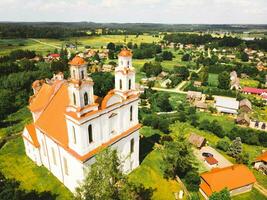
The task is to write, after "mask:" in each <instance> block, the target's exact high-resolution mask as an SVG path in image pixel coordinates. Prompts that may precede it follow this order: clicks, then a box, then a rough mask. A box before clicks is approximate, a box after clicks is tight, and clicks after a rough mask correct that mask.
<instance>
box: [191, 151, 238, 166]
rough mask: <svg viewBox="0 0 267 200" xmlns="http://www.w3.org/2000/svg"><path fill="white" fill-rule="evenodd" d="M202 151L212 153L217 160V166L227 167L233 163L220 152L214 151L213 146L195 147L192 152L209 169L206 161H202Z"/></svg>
mask: <svg viewBox="0 0 267 200" xmlns="http://www.w3.org/2000/svg"><path fill="white" fill-rule="evenodd" d="M203 152H207V153H211V154H213V157H214V158H215V159H216V160H217V161H218V167H220V168H222V167H228V166H231V165H233V164H232V163H231V162H230V161H229V160H227V159H226V158H225V157H224V156H223V155H222V154H220V153H219V152H218V151H216V150H215V149H214V148H212V147H210V146H205V147H202V148H201V149H200V150H199V149H195V150H194V154H195V155H196V157H197V158H198V160H200V161H201V162H203V163H204V165H205V166H206V167H207V168H208V169H211V167H210V165H208V164H207V163H206V162H204V157H203V156H202V153H203Z"/></svg>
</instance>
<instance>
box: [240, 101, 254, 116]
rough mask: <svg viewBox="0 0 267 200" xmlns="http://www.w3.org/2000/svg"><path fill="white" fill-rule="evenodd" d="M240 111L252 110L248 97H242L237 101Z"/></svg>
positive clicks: (248, 111)
mask: <svg viewBox="0 0 267 200" xmlns="http://www.w3.org/2000/svg"><path fill="white" fill-rule="evenodd" d="M239 110H240V112H245V113H250V112H251V111H252V104H251V102H250V101H249V100H248V99H243V100H241V101H240V102H239Z"/></svg>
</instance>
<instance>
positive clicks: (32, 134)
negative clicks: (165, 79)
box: [22, 49, 141, 192]
mask: <svg viewBox="0 0 267 200" xmlns="http://www.w3.org/2000/svg"><path fill="white" fill-rule="evenodd" d="M118 62H119V64H118V66H117V67H116V68H115V89H113V90H111V91H109V92H108V94H107V95H106V96H105V97H104V98H100V97H98V96H96V95H94V92H93V86H94V82H93V80H92V79H91V78H90V77H88V75H87V63H86V62H85V60H84V59H83V58H81V57H79V56H76V57H74V58H73V59H72V60H71V61H70V62H69V65H70V78H69V79H68V80H65V79H64V77H63V74H62V73H60V74H58V75H56V76H54V78H53V79H51V81H46V82H45V81H41V80H37V81H35V82H34V83H33V85H32V86H33V90H34V95H33V96H32V97H31V98H30V104H29V109H30V111H31V113H32V116H33V123H31V124H29V125H27V126H26V127H25V129H24V131H23V134H22V137H23V141H24V145H25V150H26V154H27V156H28V157H30V158H31V159H32V160H33V161H34V162H35V163H36V164H37V165H39V166H41V165H43V166H45V167H46V168H47V169H48V170H49V171H51V173H53V174H54V175H55V176H56V177H57V178H58V179H59V180H60V181H61V182H62V183H63V184H64V185H65V186H66V187H67V188H69V189H70V190H71V191H72V192H74V191H75V188H76V187H77V186H79V184H80V183H81V182H82V181H83V180H84V179H85V177H86V175H87V171H88V167H89V166H90V165H91V164H92V163H94V161H95V155H96V154H97V153H98V152H99V151H101V149H103V148H105V147H112V148H115V149H117V151H118V156H119V158H120V159H121V160H122V161H123V165H122V169H123V171H124V172H125V173H128V172H130V171H132V170H133V169H135V168H136V167H138V166H139V129H140V127H141V125H140V124H139V121H138V101H139V92H138V91H137V90H136V89H135V69H134V68H133V67H132V53H131V51H129V50H127V49H123V50H122V51H121V52H120V54H119V55H118Z"/></svg>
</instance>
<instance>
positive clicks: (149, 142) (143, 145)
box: [139, 134, 160, 163]
mask: <svg viewBox="0 0 267 200" xmlns="http://www.w3.org/2000/svg"><path fill="white" fill-rule="evenodd" d="M159 140H160V135H159V134H154V135H152V136H150V137H142V138H141V140H140V151H139V159H140V163H142V162H143V160H144V159H145V157H146V156H147V154H149V153H150V152H151V151H152V150H153V146H154V144H155V143H157V142H159Z"/></svg>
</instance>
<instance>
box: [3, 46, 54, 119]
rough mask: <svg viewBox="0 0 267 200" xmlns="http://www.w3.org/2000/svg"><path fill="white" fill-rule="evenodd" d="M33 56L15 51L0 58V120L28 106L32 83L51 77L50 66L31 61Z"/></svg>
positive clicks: (33, 53)
mask: <svg viewBox="0 0 267 200" xmlns="http://www.w3.org/2000/svg"><path fill="white" fill-rule="evenodd" d="M34 56H35V52H33V51H27V50H26V51H23V50H16V51H13V52H11V53H10V54H9V55H8V56H4V57H0V119H4V118H5V117H6V116H7V115H8V114H10V113H12V112H15V111H16V110H17V109H19V108H21V107H22V106H25V105H27V104H28V99H29V96H30V95H31V94H32V88H31V85H32V83H33V81H35V80H36V79H44V78H48V77H51V76H52V74H53V72H52V69H51V67H50V65H49V64H47V63H44V62H39V63H35V62H34V61H31V60H30V59H31V58H32V57H34Z"/></svg>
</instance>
